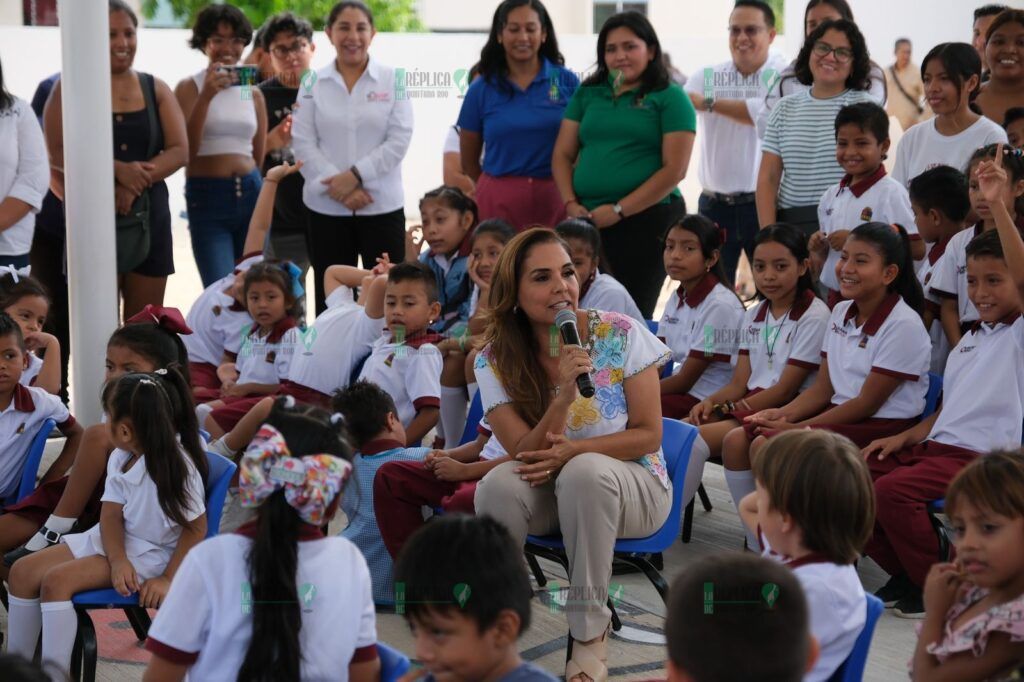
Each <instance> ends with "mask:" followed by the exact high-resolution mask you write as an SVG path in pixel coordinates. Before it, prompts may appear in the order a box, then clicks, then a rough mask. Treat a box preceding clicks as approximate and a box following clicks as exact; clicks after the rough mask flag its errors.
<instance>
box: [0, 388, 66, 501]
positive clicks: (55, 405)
mask: <svg viewBox="0 0 1024 682" xmlns="http://www.w3.org/2000/svg"><path fill="white" fill-rule="evenodd" d="M47 419H53V420H54V421H55V422H57V426H58V428H59V429H60V430H61V431H62V432H65V433H66V432H67V430H68V429H70V428H71V427H72V426H74V425H75V418H74V417H72V416H71V413H70V412H68V408H67V407H66V406H65V405H64V403H62V402H61V401H60V398H58V397H57V396H55V395H51V394H50V393H47V392H46V391H45V390H43V389H41V388H36V387H34V386H32V387H29V386H22V385H21V384H18V385H17V386H15V387H14V397H13V398H12V399H11V404H10V405H8V406H7V408H6V409H5V410H3V411H2V412H0V497H6V496H7V495H10V494H11V493H13V492H14V491H15V490H17V489H18V483H19V482H20V481H21V470H22V469H24V468H25V459H26V458H27V457H28V446H29V444H30V443H31V442H32V439H33V438H35V437H36V433H37V432H38V431H39V427H40V426H41V425H42V423H43V422H44V421H45V420H47Z"/></svg>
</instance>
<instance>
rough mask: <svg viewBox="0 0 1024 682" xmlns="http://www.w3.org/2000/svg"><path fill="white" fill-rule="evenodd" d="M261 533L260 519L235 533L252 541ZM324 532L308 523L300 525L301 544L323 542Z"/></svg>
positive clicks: (254, 520) (241, 527)
mask: <svg viewBox="0 0 1024 682" xmlns="http://www.w3.org/2000/svg"><path fill="white" fill-rule="evenodd" d="M258 531H259V519H253V520H252V521H249V522H247V523H243V524H242V525H241V526H239V527H238V528H236V529H235V533H237V534H238V535H241V536H243V537H247V538H249V539H250V540H255V539H256V533H257V532H258ZM323 539H324V532H323V531H322V530H320V527H319V526H314V525H312V524H309V523H306V522H304V521H302V522H300V523H299V537H298V540H299V542H307V541H309V540H323Z"/></svg>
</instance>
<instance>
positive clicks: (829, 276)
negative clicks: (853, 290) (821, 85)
mask: <svg viewBox="0 0 1024 682" xmlns="http://www.w3.org/2000/svg"><path fill="white" fill-rule="evenodd" d="M835 129H836V161H838V162H839V165H840V166H842V167H843V170H844V171H846V175H844V176H843V179H842V180H840V181H839V184H836V185H832V186H831V187H829V188H828V189H826V190H825V193H824V194H822V195H821V201H820V202H819V204H818V224H819V225H821V231H819V232H815V233H814V234H812V235H811V241H810V249H811V252H812V253H815V254H817V255H819V256H826V260H825V263H824V265H823V266H822V268H821V283H822V284H823V285H824V286H825V287H827V288H828V297H827V298H828V304H829V308H834V307H835V305H836V303H838V302H839V301H841V300H842V294H840V293H839V278H838V276H837V275H836V265H837V264H838V263H839V254H840V252H841V251H842V250H843V244H844V243H846V238H847V237H848V236H849V235H850V231H851V230H852V229H853V228H854V227H856V226H857V225H860V224H861V223H870V222H876V223H897V224H899V225H903V226H904V227H905V228H906V230H907V234H909V235H910V240H911V242H910V244H911V254H912V255H913V256H914V260H915V261H916V260H920V259H921V258H924V252H925V249H924V242H922V241H921V237H920V235H918V233H917V228H916V227H915V226H914V213H913V211H912V210H911V208H910V196H909V195H908V194H907V188H906V187H904V186H903V185H902V184H900V183H899V182H897V181H896V180H893V179H892V178H891V177H889V176H888V175H886V173H885V166H883V165H882V161H884V160H885V157H886V153H887V152H888V151H889V115H888V114H886V113H885V109H883V108H882V107H880V106H878V105H877V104H875V103H874V102H858V103H856V104H848V105H846V106H845V107H843V108H842V109H840V110H839V114H838V115H837V116H836V123H835Z"/></svg>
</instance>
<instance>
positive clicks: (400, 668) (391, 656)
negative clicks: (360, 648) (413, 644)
mask: <svg viewBox="0 0 1024 682" xmlns="http://www.w3.org/2000/svg"><path fill="white" fill-rule="evenodd" d="M377 656H379V657H380V682H397V680H398V678H400V677H401V676H402V675H404V674H405V673H406V672H408V670H409V666H410V663H409V657H408V656H406V655H405V654H403V653H402V652H401V651H399V650H398V649H392V648H391V647H389V646H388V645H387V644H385V643H384V642H377Z"/></svg>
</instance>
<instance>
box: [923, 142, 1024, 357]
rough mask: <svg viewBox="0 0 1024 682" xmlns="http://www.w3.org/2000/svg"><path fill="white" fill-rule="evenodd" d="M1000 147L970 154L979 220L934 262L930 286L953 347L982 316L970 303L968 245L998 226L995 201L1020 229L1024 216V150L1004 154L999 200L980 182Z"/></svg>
mask: <svg viewBox="0 0 1024 682" xmlns="http://www.w3.org/2000/svg"><path fill="white" fill-rule="evenodd" d="M998 147H999V145H998V144H990V145H988V146H986V147H982V148H981V149H978V150H977V151H975V152H974V154H973V155H972V156H971V160H970V162H969V163H968V164H967V181H968V185H967V186H968V190H969V194H970V198H971V210H972V212H973V213H974V215H976V216H978V219H979V220H978V223H976V224H975V225H974V228H973V229H971V228H968V229H966V230H963V231H962V232H960V233H959V234H957V235H956V236H954V237H953V238H952V239H950V240H949V245H948V246H947V247H946V252H945V254H943V256H942V258H940V259H939V261H938V262H937V263H936V264H935V269H934V271H933V274H932V279H931V283H930V285H929V288H930V289H931V291H932V293H933V294H935V295H937V296H939V297H940V298H941V299H942V304H941V306H942V310H941V319H942V328H943V329H944V330H945V332H946V338H947V340H948V341H949V345H950V347H953V346H956V344H957V343H959V342H960V337H961V336H962V335H963V334H964V332H965V331H967V329H969V328H970V327H971V326H972V325H973V324H974V323H975V322H977V321H978V319H979V317H978V309H977V308H975V307H974V304H973V303H971V297H970V295H969V294H968V293H967V244H968V243H970V241H971V240H972V239H974V238H975V237H976V236H978V235H979V234H981V233H982V232H988V231H990V230H994V229H996V222H995V217H994V213H993V210H994V208H995V207H994V205H993V204H994V203H995V201H997V202H998V203H1000V204H1002V205H1003V206H1004V207H1005V208H1006V211H1007V213H1009V214H1010V219H1011V221H1012V222H1014V223H1016V224H1017V226H1018V228H1019V227H1020V225H1021V222H1020V221H1021V220H1022V218H1024V152H1021V150H1019V149H1007V150H1005V152H1004V153H1003V157H1002V166H1003V168H1005V169H1006V173H1007V176H1008V178H1009V182H1008V183H1007V184H1006V185H1005V186H1004V187H1003V192H1002V194H1001V195H1000V196H999V198H998V199H997V200H995V201H988V200H986V199H985V197H984V193H983V192H982V191H981V187H980V185H979V184H978V176H977V172H976V171H977V168H978V166H979V165H980V164H981V163H982V162H984V161H986V160H992V159H994V158H995V156H996V150H997V149H998Z"/></svg>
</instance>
